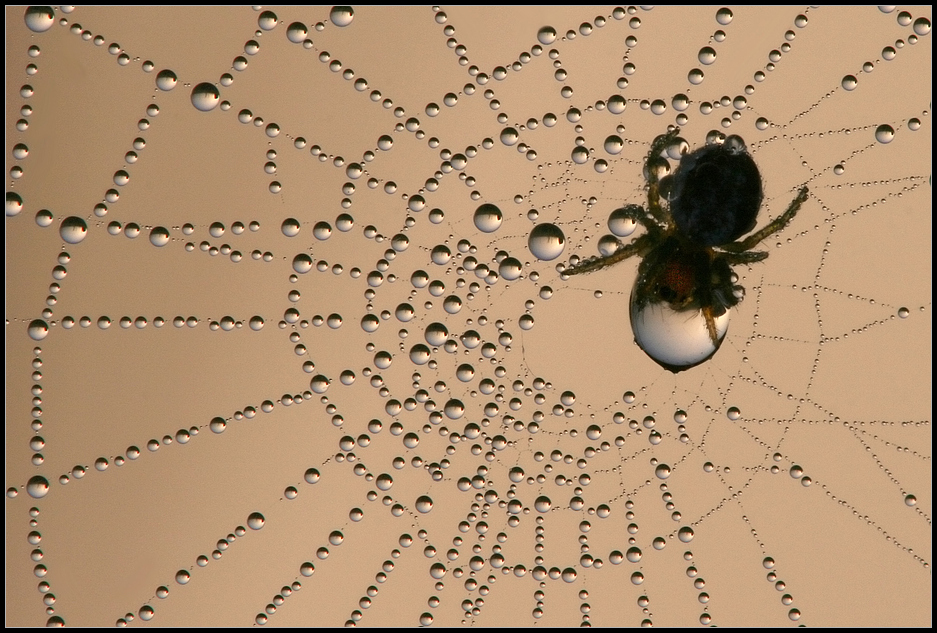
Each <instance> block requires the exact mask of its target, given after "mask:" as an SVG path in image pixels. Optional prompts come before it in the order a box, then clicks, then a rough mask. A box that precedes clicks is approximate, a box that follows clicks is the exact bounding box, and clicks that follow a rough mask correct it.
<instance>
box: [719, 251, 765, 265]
mask: <svg viewBox="0 0 937 633" xmlns="http://www.w3.org/2000/svg"><path fill="white" fill-rule="evenodd" d="M721 255H722V258H723V259H725V260H726V263H727V264H729V265H730V266H735V265H736V264H754V263H755V262H760V261H761V260H763V259H767V258H768V253H766V252H764V251H742V252H741V253H730V252H727V253H721Z"/></svg>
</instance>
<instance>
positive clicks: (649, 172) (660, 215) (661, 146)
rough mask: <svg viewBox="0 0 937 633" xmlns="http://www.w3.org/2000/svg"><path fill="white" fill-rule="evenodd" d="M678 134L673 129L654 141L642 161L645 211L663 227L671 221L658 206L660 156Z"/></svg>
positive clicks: (676, 129)
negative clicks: (645, 201) (645, 196)
mask: <svg viewBox="0 0 937 633" xmlns="http://www.w3.org/2000/svg"><path fill="white" fill-rule="evenodd" d="M679 133H680V128H679V127H674V129H672V130H671V131H670V132H667V133H666V134H662V135H661V136H658V137H657V138H656V139H654V143H653V144H652V145H651V151H649V152H648V154H647V158H646V159H645V161H644V171H645V173H646V178H647V210H648V212H649V213H650V214H651V216H653V217H654V219H655V220H657V221H658V222H659V223H660V224H661V225H662V226H665V227H669V226H670V225H671V219H670V214H669V213H668V212H666V211H665V210H664V209H663V208H662V207H661V204H660V170H661V168H662V167H663V166H664V164H663V161H664V159H663V158H661V156H660V155H661V152H663V151H664V150H665V149H666V148H667V147H668V146H669V145H670V144H671V143H673V142H674V139H676V138H677V135H678V134H679Z"/></svg>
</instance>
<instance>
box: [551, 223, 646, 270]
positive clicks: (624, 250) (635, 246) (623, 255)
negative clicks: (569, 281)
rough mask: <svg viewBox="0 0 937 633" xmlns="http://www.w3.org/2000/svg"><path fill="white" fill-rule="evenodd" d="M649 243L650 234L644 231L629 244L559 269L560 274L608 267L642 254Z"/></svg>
mask: <svg viewBox="0 0 937 633" xmlns="http://www.w3.org/2000/svg"><path fill="white" fill-rule="evenodd" d="M651 244H653V240H652V238H651V234H650V233H645V234H644V235H642V236H641V237H639V238H637V239H635V240H634V241H632V242H631V243H630V244H623V245H622V246H620V247H619V248H618V250H617V251H615V252H614V253H611V254H609V255H604V256H602V257H590V258H589V259H584V260H582V261H581V262H579V263H578V264H575V265H573V266H570V267H569V268H566V269H564V270H562V271H560V274H561V275H581V274H583V273H591V272H595V271H596V270H601V269H603V268H608V267H609V266H611V265H613V264H617V263H618V262H620V261H622V260H625V259H628V258H629V257H631V256H632V255H643V254H644V253H645V252H647V250H649V249H650V248H651Z"/></svg>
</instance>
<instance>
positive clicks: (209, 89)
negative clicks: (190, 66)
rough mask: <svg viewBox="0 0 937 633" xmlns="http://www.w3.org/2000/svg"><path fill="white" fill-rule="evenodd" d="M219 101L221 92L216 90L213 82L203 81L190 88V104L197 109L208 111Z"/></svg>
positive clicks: (216, 105)
mask: <svg viewBox="0 0 937 633" xmlns="http://www.w3.org/2000/svg"><path fill="white" fill-rule="evenodd" d="M220 101H221V93H219V92H218V88H216V87H215V85H214V84H211V83H208V82H207V81H203V82H202V83H200V84H198V85H197V86H195V87H194V88H192V105H194V106H195V108H196V109H197V110H201V111H202V112H209V111H210V110H214V109H215V108H216V107H218V104H219V103H220Z"/></svg>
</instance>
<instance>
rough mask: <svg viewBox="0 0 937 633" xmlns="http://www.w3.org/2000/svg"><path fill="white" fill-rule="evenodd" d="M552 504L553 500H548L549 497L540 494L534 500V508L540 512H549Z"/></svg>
mask: <svg viewBox="0 0 937 633" xmlns="http://www.w3.org/2000/svg"><path fill="white" fill-rule="evenodd" d="M552 505H553V502H552V501H550V497H548V496H546V495H541V496H539V497H537V499H536V500H535V501H534V510H536V511H537V512H540V513H544V512H549V511H550V507H551V506H552Z"/></svg>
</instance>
